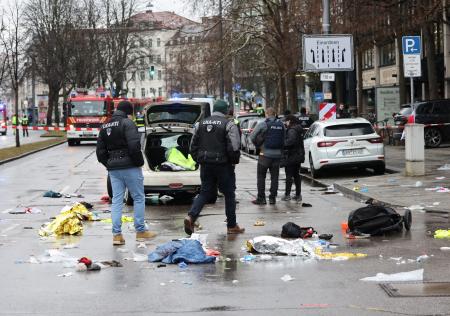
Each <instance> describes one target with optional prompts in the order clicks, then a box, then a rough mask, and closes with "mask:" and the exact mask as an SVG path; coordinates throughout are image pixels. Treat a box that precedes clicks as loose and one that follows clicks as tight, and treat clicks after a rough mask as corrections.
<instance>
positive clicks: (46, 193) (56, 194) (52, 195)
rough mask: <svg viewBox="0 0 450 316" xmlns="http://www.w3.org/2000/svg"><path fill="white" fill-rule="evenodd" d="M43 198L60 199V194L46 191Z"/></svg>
mask: <svg viewBox="0 0 450 316" xmlns="http://www.w3.org/2000/svg"><path fill="white" fill-rule="evenodd" d="M44 197H49V198H60V197H62V194H61V193H59V192H53V191H52V190H50V191H47V192H45V193H44Z"/></svg>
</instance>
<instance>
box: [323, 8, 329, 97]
mask: <svg viewBox="0 0 450 316" xmlns="http://www.w3.org/2000/svg"><path fill="white" fill-rule="evenodd" d="M322 11H323V16H322V32H323V34H330V1H329V0H322ZM322 92H323V93H324V94H325V93H329V92H331V83H330V82H328V81H324V82H322Z"/></svg>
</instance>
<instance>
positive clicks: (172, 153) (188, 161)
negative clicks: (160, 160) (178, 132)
mask: <svg viewBox="0 0 450 316" xmlns="http://www.w3.org/2000/svg"><path fill="white" fill-rule="evenodd" d="M166 157H167V161H168V162H171V163H173V164H176V165H177V166H180V167H183V168H185V169H186V170H195V165H196V163H195V161H194V159H193V158H192V156H191V155H188V157H187V158H186V157H185V156H184V155H183V153H182V152H181V151H179V150H178V149H176V148H175V147H174V148H170V149H169V150H168V151H167V153H166Z"/></svg>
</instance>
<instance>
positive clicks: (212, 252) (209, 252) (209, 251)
mask: <svg viewBox="0 0 450 316" xmlns="http://www.w3.org/2000/svg"><path fill="white" fill-rule="evenodd" d="M205 253H206V255H207V256H210V257H211V256H213V257H219V256H220V251H218V250H215V249H206V250H205Z"/></svg>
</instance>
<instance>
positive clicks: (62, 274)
mask: <svg viewBox="0 0 450 316" xmlns="http://www.w3.org/2000/svg"><path fill="white" fill-rule="evenodd" d="M58 276H59V277H63V278H67V277H71V276H73V272H67V273H61V274H58Z"/></svg>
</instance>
